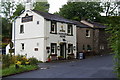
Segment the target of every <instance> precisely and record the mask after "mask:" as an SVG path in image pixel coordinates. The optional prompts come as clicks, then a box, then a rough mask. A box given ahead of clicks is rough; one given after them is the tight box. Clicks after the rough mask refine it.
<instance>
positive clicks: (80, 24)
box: [72, 20, 92, 28]
mask: <svg viewBox="0 0 120 80" xmlns="http://www.w3.org/2000/svg"><path fill="white" fill-rule="evenodd" d="M72 22H73V23H75V25H76V26H77V27H80V28H92V27H90V26H88V25H86V24H83V23H81V22H79V21H73V20H72Z"/></svg>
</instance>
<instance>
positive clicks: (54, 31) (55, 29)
mask: <svg viewBox="0 0 120 80" xmlns="http://www.w3.org/2000/svg"><path fill="white" fill-rule="evenodd" d="M53 25H54V27H53ZM52 28H54V30H52ZM50 33H51V34H57V22H56V21H51V27H50Z"/></svg>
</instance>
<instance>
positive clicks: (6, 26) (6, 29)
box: [2, 18, 12, 38]
mask: <svg viewBox="0 0 120 80" xmlns="http://www.w3.org/2000/svg"><path fill="white" fill-rule="evenodd" d="M11 29H12V23H9V22H8V19H6V18H2V37H9V38H11V31H12V30H11Z"/></svg>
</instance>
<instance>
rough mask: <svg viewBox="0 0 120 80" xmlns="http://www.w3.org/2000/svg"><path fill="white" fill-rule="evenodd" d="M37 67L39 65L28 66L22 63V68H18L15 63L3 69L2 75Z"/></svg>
mask: <svg viewBox="0 0 120 80" xmlns="http://www.w3.org/2000/svg"><path fill="white" fill-rule="evenodd" d="M37 68H38V66H37V65H26V66H24V65H22V66H21V67H20V68H18V69H16V68H15V66H14V65H11V66H10V67H9V68H6V69H3V70H2V76H7V75H10V74H16V73H21V72H25V71H30V70H35V69H37Z"/></svg>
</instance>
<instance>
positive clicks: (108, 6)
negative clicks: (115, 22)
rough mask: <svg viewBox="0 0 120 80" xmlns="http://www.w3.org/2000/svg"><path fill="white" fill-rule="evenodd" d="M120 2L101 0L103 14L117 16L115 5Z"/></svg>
mask: <svg viewBox="0 0 120 80" xmlns="http://www.w3.org/2000/svg"><path fill="white" fill-rule="evenodd" d="M119 4H120V2H102V5H103V8H104V13H105V16H118V11H117V7H118V5H119Z"/></svg>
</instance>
